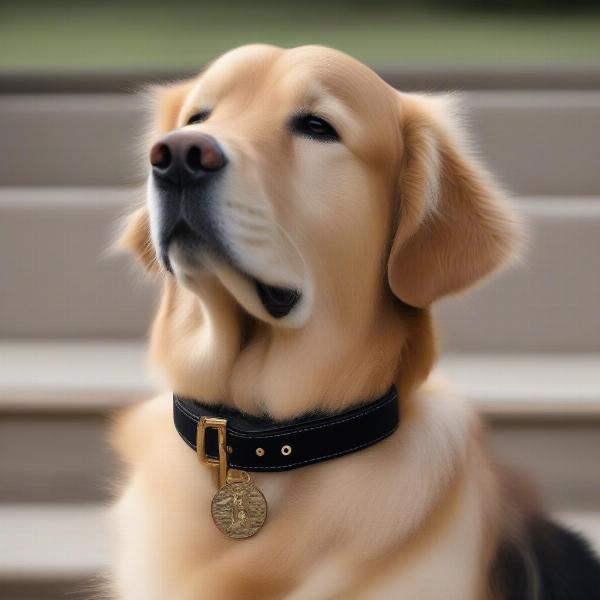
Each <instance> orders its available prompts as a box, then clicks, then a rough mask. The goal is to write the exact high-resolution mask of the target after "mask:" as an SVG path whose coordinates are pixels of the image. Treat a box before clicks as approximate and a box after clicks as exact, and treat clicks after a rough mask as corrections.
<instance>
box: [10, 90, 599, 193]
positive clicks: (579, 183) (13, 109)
mask: <svg viewBox="0 0 600 600" xmlns="http://www.w3.org/2000/svg"><path fill="white" fill-rule="evenodd" d="M463 105H464V109H465V110H464V112H465V115H466V120H467V122H468V123H469V124H470V125H471V126H472V127H471V129H472V132H473V140H474V142H475V145H476V147H477V148H478V150H479V153H480V154H481V155H482V156H483V157H485V159H486V162H488V163H489V165H490V166H491V168H492V169H493V170H494V171H495V172H496V173H497V174H498V176H499V178H500V180H501V181H502V182H504V183H505V184H506V185H508V186H509V187H510V188H511V189H512V190H514V191H515V192H517V193H519V194H523V195H593V194H598V193H600V171H599V170H598V169H597V164H596V163H597V161H596V157H597V156H598V153H599V151H600V141H599V140H600V92H598V91H596V90H582V91H480V92H476V91H473V92H467V93H465V94H464V95H463ZM144 112H145V111H144V109H143V106H142V102H141V100H140V98H139V97H137V96H135V95H131V94H97V95H94V94H44V95H35V94H22V95H21V94H4V95H0V124H1V126H2V131H3V135H2V137H1V138H0V155H1V156H2V157H3V160H2V162H1V163H0V181H3V182H4V184H5V185H15V186H16V185H18V186H21V185H29V186H32V185H33V186H38V185H39V186H43V185H45V186H64V185H77V186H107V185H122V184H126V183H136V182H139V181H141V180H142V179H143V178H144V173H145V172H146V171H145V167H144V166H143V165H145V160H143V159H142V157H139V156H138V157H137V158H136V154H139V148H140V140H141V134H142V132H143V130H144V120H145V117H144ZM575 157H576V159H575Z"/></svg>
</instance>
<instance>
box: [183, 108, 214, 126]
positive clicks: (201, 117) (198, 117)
mask: <svg viewBox="0 0 600 600" xmlns="http://www.w3.org/2000/svg"><path fill="white" fill-rule="evenodd" d="M208 117H210V111H209V110H201V111H200V112H197V113H195V114H193V115H192V116H191V117H190V118H189V119H188V120H187V123H186V125H193V124H194V123H202V121H206V119H208Z"/></svg>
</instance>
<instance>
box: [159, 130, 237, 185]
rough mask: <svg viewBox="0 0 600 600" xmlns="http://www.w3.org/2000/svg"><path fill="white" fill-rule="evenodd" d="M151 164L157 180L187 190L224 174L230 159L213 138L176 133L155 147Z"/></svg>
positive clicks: (168, 135) (189, 132)
mask: <svg viewBox="0 0 600 600" xmlns="http://www.w3.org/2000/svg"><path fill="white" fill-rule="evenodd" d="M150 164H151V165H152V172H153V173H154V175H155V176H156V177H159V178H160V179H163V180H167V181H169V182H171V183H175V184H177V185H181V186H186V185H191V184H193V183H195V182H197V181H199V180H200V179H203V178H205V177H207V176H208V175H210V174H211V173H214V172H216V171H219V170H221V169H222V168H223V167H224V166H225V165H226V164H227V158H226V157H225V153H224V152H223V150H222V148H221V146H220V145H219V143H218V142H217V140H215V138H213V137H212V136H210V135H207V134H205V133H198V132H191V131H173V132H171V133H169V134H167V135H166V136H165V137H163V138H162V139H161V140H159V141H158V142H156V144H154V146H152V149H151V150H150Z"/></svg>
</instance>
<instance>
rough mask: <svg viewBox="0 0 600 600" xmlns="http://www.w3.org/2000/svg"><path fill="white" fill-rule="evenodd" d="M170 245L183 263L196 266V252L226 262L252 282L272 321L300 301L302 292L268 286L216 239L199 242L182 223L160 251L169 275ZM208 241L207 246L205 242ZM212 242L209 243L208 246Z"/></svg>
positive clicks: (284, 314)
mask: <svg viewBox="0 0 600 600" xmlns="http://www.w3.org/2000/svg"><path fill="white" fill-rule="evenodd" d="M171 242H176V243H177V244H178V246H179V248H180V249H181V250H182V251H183V252H184V253H185V254H186V255H187V260H188V261H190V262H192V263H195V264H200V262H201V260H198V259H197V258H196V256H197V252H198V250H199V249H202V250H203V251H204V252H207V253H208V254H211V255H213V256H214V257H215V258H217V259H219V260H222V261H224V262H226V263H227V264H228V265H229V266H230V267H232V268H233V269H235V270H236V271H237V272H239V273H240V274H241V275H243V276H244V277H245V278H247V279H248V280H249V281H251V282H252V284H253V285H254V289H255V291H256V294H257V296H258V298H259V299H260V301H261V303H262V305H263V307H264V309H265V310H266V311H267V313H269V315H270V316H271V317H273V318H274V319H281V318H283V317H285V316H287V315H288V314H289V313H290V312H292V310H293V309H294V307H295V306H296V305H297V304H298V302H299V301H300V298H301V297H302V293H301V292H300V290H298V289H295V288H288V287H281V286H276V285H270V284H268V283H266V282H264V281H262V280H261V279H258V278H256V277H254V276H253V275H251V274H249V273H247V272H246V271H245V270H244V269H242V268H240V266H239V265H237V264H236V262H235V261H234V260H233V259H232V258H231V256H230V254H229V252H227V250H226V248H225V247H223V245H222V244H220V243H218V244H217V243H215V242H216V240H214V239H213V240H208V239H203V237H201V236H199V235H198V234H197V233H196V232H195V231H193V230H192V229H191V228H190V227H189V226H188V225H187V224H186V223H183V222H180V223H178V224H177V225H176V226H175V227H174V228H173V230H172V232H171V233H170V235H169V236H168V239H167V240H166V243H165V250H164V252H163V262H164V263H165V265H166V268H167V270H168V271H170V272H172V268H171V261H170V259H169V256H168V251H167V250H166V248H168V247H169V245H170V243H171ZM207 242H208V243H207ZM210 242H212V243H210Z"/></svg>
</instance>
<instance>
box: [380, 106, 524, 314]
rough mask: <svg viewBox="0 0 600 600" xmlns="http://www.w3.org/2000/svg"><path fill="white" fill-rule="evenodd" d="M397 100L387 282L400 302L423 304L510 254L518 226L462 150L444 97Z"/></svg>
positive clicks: (469, 280) (476, 276)
mask: <svg viewBox="0 0 600 600" xmlns="http://www.w3.org/2000/svg"><path fill="white" fill-rule="evenodd" d="M399 97H400V101H399V102H400V110H401V121H402V123H403V125H402V139H403V147H404V149H403V160H402V165H401V171H400V193H399V196H400V210H399V218H398V228H397V231H396V233H395V237H394V241H393V244H392V249H391V253H390V257H389V261H388V280H389V284H390V287H391V289H392V291H393V293H394V294H395V295H396V296H397V297H398V298H400V300H402V301H403V302H405V303H407V304H409V305H411V306H416V307H425V306H428V305H429V304H431V303H432V302H433V301H434V300H436V299H438V298H440V297H441V296H444V295H446V294H452V293H454V292H458V291H460V290H462V289H465V288H467V287H468V286H470V285H472V284H473V283H475V282H476V281H477V280H478V279H480V278H481V277H483V276H484V275H486V274H487V273H489V272H491V271H492V270H494V269H495V268H497V267H498V266H499V265H500V264H501V263H502V262H503V261H504V260H506V259H507V258H508V257H509V256H510V255H511V254H512V252H513V251H514V250H515V247H516V245H517V242H518V239H519V230H520V227H519V225H518V221H517V219H516V218H515V216H514V215H513V213H512V211H511V209H510V206H509V204H508V201H507V200H506V199H505V198H504V197H503V194H502V193H501V192H500V191H499V190H498V189H497V188H496V186H495V185H494V183H493V182H492V181H491V179H490V177H489V176H488V174H487V173H486V172H485V171H484V170H483V168H482V167H481V166H479V165H478V164H477V163H476V162H475V161H474V160H473V159H471V158H470V157H469V156H468V153H467V151H466V149H465V148H464V147H463V146H464V141H463V139H462V137H461V134H460V131H459V130H458V127H457V124H456V122H455V121H454V119H455V117H454V116H453V115H452V111H451V110H449V109H450V108H451V103H450V101H449V99H448V98H433V97H427V96H420V95H416V94H414V95H413V94H399Z"/></svg>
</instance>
